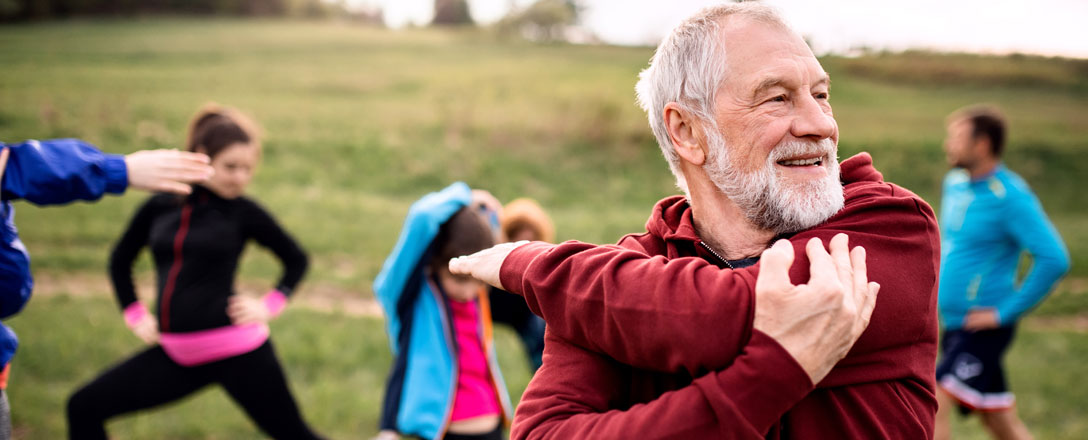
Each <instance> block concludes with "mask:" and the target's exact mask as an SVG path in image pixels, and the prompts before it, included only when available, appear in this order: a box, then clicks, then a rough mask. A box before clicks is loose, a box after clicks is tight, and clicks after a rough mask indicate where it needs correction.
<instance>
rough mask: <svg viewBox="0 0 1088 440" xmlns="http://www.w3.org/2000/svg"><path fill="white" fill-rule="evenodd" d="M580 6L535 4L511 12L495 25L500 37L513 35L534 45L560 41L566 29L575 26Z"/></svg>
mask: <svg viewBox="0 0 1088 440" xmlns="http://www.w3.org/2000/svg"><path fill="white" fill-rule="evenodd" d="M582 9H583V7H582V5H581V4H580V2H579V1H577V0H538V1H536V2H534V3H533V4H531V5H529V7H527V8H524V9H520V10H519V9H512V10H511V11H510V13H509V14H507V15H506V17H505V18H503V19H502V21H500V22H499V23H498V27H499V30H500V31H502V32H504V33H516V34H519V35H521V36H523V37H525V38H528V39H530V40H535V41H561V40H564V39H565V37H566V33H567V29H568V28H569V27H570V26H574V25H576V24H577V23H578V17H579V15H580V14H581V12H582Z"/></svg>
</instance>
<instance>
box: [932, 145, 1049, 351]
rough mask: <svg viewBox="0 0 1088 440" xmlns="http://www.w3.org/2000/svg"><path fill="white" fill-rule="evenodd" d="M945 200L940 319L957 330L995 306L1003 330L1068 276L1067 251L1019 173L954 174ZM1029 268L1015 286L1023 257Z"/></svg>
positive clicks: (1005, 170)
mask: <svg viewBox="0 0 1088 440" xmlns="http://www.w3.org/2000/svg"><path fill="white" fill-rule="evenodd" d="M943 192H944V194H943V196H942V198H941V280H940V287H939V289H940V290H939V292H938V298H939V299H938V302H939V307H940V314H941V320H942V321H943V322H944V326H945V328H947V329H958V328H961V327H962V326H963V320H964V318H965V317H966V315H967V312H969V311H970V310H971V309H974V308H982V307H992V308H995V309H996V310H997V314H998V319H999V320H1000V322H1001V325H1009V324H1012V323H1014V322H1016V320H1018V319H1019V318H1020V317H1021V316H1022V315H1023V314H1024V313H1025V312H1026V311H1028V310H1029V309H1031V308H1032V307H1033V306H1035V305H1036V304H1038V303H1039V301H1041V300H1042V299H1043V298H1044V297H1045V296H1046V295H1047V294H1048V293H1049V292H1050V290H1051V289H1052V288H1053V287H1054V285H1055V284H1057V282H1058V280H1060V279H1061V277H1062V276H1063V275H1065V273H1066V272H1068V271H1069V252H1068V251H1067V250H1066V248H1065V244H1064V243H1063V242H1062V238H1061V236H1059V235H1058V231H1057V230H1056V229H1055V228H1054V225H1053V224H1051V222H1050V219H1048V218H1047V216H1046V213H1044V212H1043V208H1042V205H1041V204H1040V203H1039V200H1038V199H1037V198H1036V197H1035V194H1034V193H1033V192H1032V191H1031V188H1030V187H1028V185H1027V183H1025V182H1024V180H1023V179H1022V178H1020V176H1018V175H1017V174H1016V173H1014V172H1012V171H1010V170H1009V169H1008V168H1005V166H1004V165H998V167H997V168H996V169H995V170H994V172H993V173H992V174H991V175H989V176H986V177H983V178H980V179H975V180H972V179H971V178H970V176H969V175H968V173H967V172H966V171H965V170H962V169H956V170H953V171H951V172H949V173H948V175H947V176H945V179H944V188H943ZM1024 251H1027V252H1028V254H1030V255H1031V261H1032V263H1031V269H1030V270H1029V271H1028V272H1027V274H1026V275H1025V276H1024V278H1023V280H1021V281H1020V282H1019V284H1017V280H1016V275H1017V268H1018V265H1019V263H1020V255H1021V253H1022V252H1024Z"/></svg>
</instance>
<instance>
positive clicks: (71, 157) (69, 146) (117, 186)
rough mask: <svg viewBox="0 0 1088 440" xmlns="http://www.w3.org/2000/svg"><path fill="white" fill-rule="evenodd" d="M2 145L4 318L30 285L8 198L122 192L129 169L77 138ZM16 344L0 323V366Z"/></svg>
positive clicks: (0, 298)
mask: <svg viewBox="0 0 1088 440" xmlns="http://www.w3.org/2000/svg"><path fill="white" fill-rule="evenodd" d="M0 148H5V149H8V150H9V151H10V152H9V156H8V162H7V166H6V168H5V169H4V178H3V182H2V183H0V219H2V220H0V221H2V222H3V225H2V226H0V318H7V317H9V316H12V315H14V314H16V313H18V312H19V311H20V310H22V308H23V305H25V304H26V302H27V300H29V299H30V292H31V289H32V288H33V287H34V280H33V278H32V277H31V275H30V255H29V254H28V253H27V250H26V247H25V246H23V242H22V241H20V240H19V232H18V230H17V229H16V228H15V207H14V206H12V204H11V201H12V200H17V199H25V200H27V201H29V202H31V203H34V204H37V205H57V204H63V203H68V202H71V201H74V200H96V199H98V198H100V197H102V195H103V194H104V193H122V192H124V191H125V188H126V187H127V186H128V170H127V169H126V168H125V158H124V157H123V156H120V155H115V154H104V153H102V152H101V151H99V150H98V149H97V148H95V147H93V146H91V145H90V144H87V143H85V142H83V141H80V140H78V139H56V140H47V141H34V140H31V141H26V142H23V143H19V144H5V143H3V142H0ZM18 343H19V341H18V339H17V338H16V337H15V333H14V332H12V331H11V329H10V328H8V327H7V326H5V325H3V324H0V368H3V366H4V365H7V363H8V362H9V361H10V360H11V357H12V355H14V354H15V348H16V347H17V346H18Z"/></svg>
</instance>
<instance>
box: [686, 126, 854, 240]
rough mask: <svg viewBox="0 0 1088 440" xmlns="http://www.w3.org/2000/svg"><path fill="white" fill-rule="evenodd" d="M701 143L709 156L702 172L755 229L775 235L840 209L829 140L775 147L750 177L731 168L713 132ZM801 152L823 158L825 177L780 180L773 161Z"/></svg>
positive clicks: (803, 226)
mask: <svg viewBox="0 0 1088 440" xmlns="http://www.w3.org/2000/svg"><path fill="white" fill-rule="evenodd" d="M707 143H708V145H707V147H708V150H709V154H708V155H707V161H706V164H705V165H703V169H704V170H705V171H706V173H707V175H708V176H710V180H711V181H713V182H714V185H715V186H717V187H718V189H719V190H720V191H721V192H722V193H723V194H725V195H726V196H728V197H729V199H730V200H731V201H733V203H735V204H736V205H737V207H738V208H740V209H741V212H743V213H744V215H745V216H746V217H747V218H748V221H750V222H752V224H754V225H755V226H757V227H759V228H761V229H765V230H770V231H773V232H774V233H775V234H776V235H777V234H785V233H792V232H798V231H803V230H805V229H809V228H811V227H813V226H816V225H818V224H820V223H823V222H824V221H826V220H827V219H828V218H831V216H833V215H835V213H837V212H839V210H840V209H842V206H843V203H844V197H843V192H842V182H840V181H839V163H838V158H837V157H836V148H835V144H834V143H832V142H831V139H823V140H821V141H819V142H815V143H812V142H802V141H790V142H784V143H781V144H779V145H778V146H776V147H775V149H774V150H773V151H772V152H771V154H770V155H769V156H768V157H767V163H766V164H765V165H764V166H763V167H762V168H761V169H759V170H757V171H754V172H751V173H745V172H743V171H740V170H738V169H736V167H734V166H733V164H732V161H731V160H730V157H729V149H728V148H727V146H726V145H725V140H724V139H723V138H722V137H721V135H720V134H719V133H716V132H711V133H708V138H707ZM805 153H824V154H825V155H826V157H825V159H824V161H825V163H826V166H827V171H828V175H827V177H826V178H823V179H820V180H816V181H809V182H802V183H787V182H785V181H783V180H782V179H781V176H779V175H778V172H777V171H776V169H775V163H776V162H778V161H780V160H782V159H785V158H788V157H796V156H798V155H801V154H805Z"/></svg>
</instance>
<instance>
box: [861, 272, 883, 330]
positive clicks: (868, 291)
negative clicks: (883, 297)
mask: <svg viewBox="0 0 1088 440" xmlns="http://www.w3.org/2000/svg"><path fill="white" fill-rule="evenodd" d="M864 292H865V296H864V300H863V301H862V302H861V304H860V309H859V310H860V311H861V316H862V320H863V321H864V323H865V327H868V326H869V319H871V318H872V317H873V310H876V298H877V296H878V294H879V293H880V284H879V283H877V282H875V281H873V282H870V283H869V284H868V285H866V286H865V289H864Z"/></svg>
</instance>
